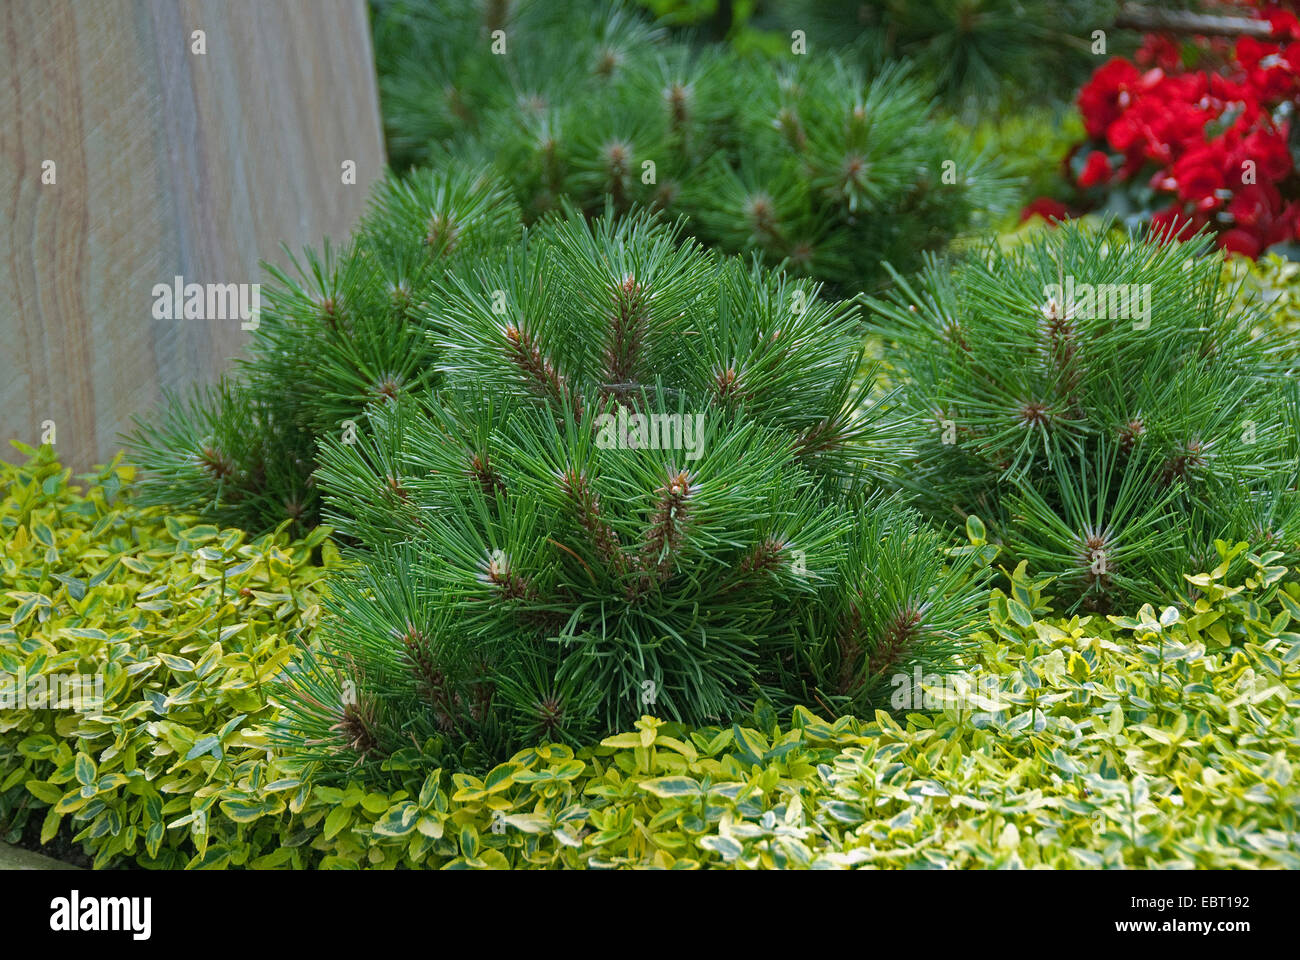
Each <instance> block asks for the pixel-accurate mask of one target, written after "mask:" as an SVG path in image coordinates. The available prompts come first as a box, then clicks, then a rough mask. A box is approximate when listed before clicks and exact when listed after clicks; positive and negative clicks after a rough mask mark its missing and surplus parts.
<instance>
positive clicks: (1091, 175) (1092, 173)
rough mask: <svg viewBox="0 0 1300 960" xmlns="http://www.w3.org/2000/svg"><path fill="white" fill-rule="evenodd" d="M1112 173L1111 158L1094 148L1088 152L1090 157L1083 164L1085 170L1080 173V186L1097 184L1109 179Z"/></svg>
mask: <svg viewBox="0 0 1300 960" xmlns="http://www.w3.org/2000/svg"><path fill="white" fill-rule="evenodd" d="M1110 174H1111V169H1110V158H1109V157H1107V156H1106V154H1104V153H1102V152H1101V151H1100V150H1094V151H1092V153H1090V154H1088V159H1087V161H1086V162H1085V163H1084V165H1083V172H1082V173H1081V174H1079V186H1081V187H1092V186H1096V185H1097V184H1099V183H1102V182H1104V181H1105V180H1107V179H1108V178H1109V177H1110Z"/></svg>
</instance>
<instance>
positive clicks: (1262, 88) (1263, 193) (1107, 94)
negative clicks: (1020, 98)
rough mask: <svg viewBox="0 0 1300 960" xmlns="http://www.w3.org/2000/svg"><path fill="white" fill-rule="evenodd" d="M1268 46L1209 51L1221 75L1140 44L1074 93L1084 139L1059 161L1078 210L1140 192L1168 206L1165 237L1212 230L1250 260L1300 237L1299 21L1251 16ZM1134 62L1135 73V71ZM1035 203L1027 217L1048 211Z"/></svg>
mask: <svg viewBox="0 0 1300 960" xmlns="http://www.w3.org/2000/svg"><path fill="white" fill-rule="evenodd" d="M1257 16H1259V17H1260V18H1261V19H1267V20H1268V21H1269V23H1270V25H1271V27H1272V36H1271V38H1270V40H1268V41H1261V40H1258V39H1256V38H1254V37H1243V38H1241V39H1239V40H1238V41H1237V42H1236V43H1235V44H1234V45H1231V46H1229V45H1228V44H1227V43H1226V42H1223V41H1216V42H1214V43H1210V42H1208V41H1207V42H1205V43H1204V44H1203V45H1204V46H1205V47H1206V48H1207V49H1208V50H1209V51H1210V53H1211V55H1212V54H1213V52H1214V51H1215V50H1216V49H1217V50H1219V51H1222V52H1223V53H1225V54H1227V56H1226V57H1225V60H1224V63H1223V66H1222V68H1221V69H1219V70H1196V71H1184V70H1183V69H1182V57H1181V54H1180V51H1179V48H1178V46H1177V44H1176V43H1174V41H1172V40H1171V39H1170V38H1168V37H1161V36H1150V37H1147V38H1146V41H1145V42H1144V43H1143V45H1142V48H1141V49H1140V50H1139V51H1138V54H1137V56H1136V58H1135V59H1136V60H1137V63H1131V62H1129V61H1128V60H1124V59H1121V58H1115V59H1112V60H1110V61H1109V62H1107V63H1106V64H1104V65H1103V66H1101V67H1099V68H1098V69H1097V71H1096V72H1095V73H1094V74H1093V76H1092V79H1091V80H1090V81H1089V82H1088V83H1087V84H1086V85H1085V86H1084V87H1083V89H1082V90H1080V91H1079V96H1078V106H1079V111H1080V113H1081V114H1082V115H1083V121H1084V127H1085V129H1086V130H1087V134H1088V140H1087V141H1086V142H1085V143H1082V144H1080V145H1079V146H1078V147H1076V148H1075V149H1074V150H1073V151H1071V154H1070V156H1068V157H1067V158H1066V169H1067V171H1068V172H1069V175H1070V176H1071V178H1072V179H1073V182H1074V184H1075V185H1076V186H1077V187H1078V188H1080V191H1081V194H1082V196H1083V198H1084V199H1085V201H1086V200H1087V199H1089V198H1091V199H1092V200H1093V202H1094V203H1095V202H1097V198H1098V197H1101V196H1103V195H1104V193H1105V192H1106V191H1110V190H1116V189H1129V188H1134V187H1137V188H1140V187H1141V186H1142V185H1146V186H1147V187H1149V188H1150V190H1151V191H1153V192H1154V194H1155V195H1156V196H1157V197H1160V196H1162V195H1167V199H1168V201H1169V203H1168V206H1165V207H1164V208H1163V209H1160V210H1158V211H1156V212H1153V214H1152V222H1153V224H1155V225H1156V226H1157V227H1158V228H1160V229H1161V230H1163V231H1166V232H1168V233H1169V234H1170V235H1172V234H1173V233H1174V232H1175V231H1177V233H1178V234H1179V235H1183V234H1184V233H1193V232H1195V231H1196V230H1198V229H1200V228H1201V227H1203V226H1206V225H1208V226H1209V227H1210V228H1211V229H1212V230H1214V231H1215V233H1216V235H1217V238H1218V242H1219V245H1220V246H1221V247H1223V248H1224V249H1226V250H1232V251H1236V252H1239V253H1244V254H1247V255H1249V256H1255V255H1257V254H1259V253H1260V252H1261V251H1262V250H1263V249H1264V248H1265V247H1268V246H1269V245H1270V244H1274V243H1278V242H1282V241H1286V240H1291V239H1294V238H1296V237H1297V232H1298V231H1300V190H1297V186H1298V185H1300V178H1296V177H1295V176H1294V174H1295V168H1294V164H1293V161H1292V157H1291V151H1290V148H1289V146H1288V143H1287V137H1288V131H1289V124H1290V122H1291V121H1290V119H1289V117H1290V113H1291V111H1292V110H1293V109H1294V108H1295V107H1297V106H1300V20H1297V18H1296V16H1295V14H1294V13H1292V12H1291V11H1289V10H1283V9H1280V8H1278V7H1277V6H1276V5H1270V6H1269V7H1268V9H1267V10H1262V11H1258V12H1257ZM1139 64H1140V65H1141V66H1139ZM1043 209H1044V208H1043V205H1042V202H1041V201H1036V202H1035V204H1031V205H1030V207H1029V208H1026V211H1025V215H1026V216H1028V215H1030V214H1032V213H1035V212H1041V210H1043Z"/></svg>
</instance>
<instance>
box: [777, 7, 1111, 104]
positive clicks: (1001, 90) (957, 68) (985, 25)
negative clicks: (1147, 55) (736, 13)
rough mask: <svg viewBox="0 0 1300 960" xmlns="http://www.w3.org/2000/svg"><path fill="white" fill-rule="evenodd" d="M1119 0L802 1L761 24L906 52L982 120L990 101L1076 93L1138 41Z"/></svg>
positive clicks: (872, 49) (895, 55)
mask: <svg viewBox="0 0 1300 960" xmlns="http://www.w3.org/2000/svg"><path fill="white" fill-rule="evenodd" d="M1118 9H1119V4H1118V3H1117V2H1115V0H929V2H927V3H916V2H914V0H793V2H789V0H786V2H782V3H780V4H774V5H773V6H772V10H771V13H770V14H769V15H768V16H765V17H762V18H760V22H761V25H763V26H768V27H775V26H777V25H778V24H779V25H780V28H781V29H782V30H783V31H787V32H788V31H789V30H793V29H800V30H803V31H804V32H805V33H806V34H807V36H808V40H809V43H810V44H811V45H816V46H817V47H820V48H824V47H840V46H843V45H849V46H850V47H851V48H853V49H854V50H855V51H856V52H857V53H858V54H859V55H860V56H861V57H862V58H863V59H864V60H865V61H866V62H868V63H871V62H880V61H882V60H886V59H899V60H901V59H905V60H908V61H911V62H913V63H914V64H916V66H917V68H918V70H920V71H921V72H922V74H923V75H924V76H925V77H926V78H927V79H928V80H929V81H930V82H931V83H932V84H933V85H934V88H935V89H936V91H937V92H938V93H939V94H940V96H941V97H942V98H943V101H944V102H945V104H947V105H948V106H949V107H950V108H952V109H954V110H955V111H957V112H959V113H961V114H962V115H963V116H967V117H969V118H971V119H974V118H976V117H979V116H984V115H986V114H987V112H988V109H989V105H990V103H999V102H1001V103H1003V104H1004V106H1006V107H1007V108H1009V109H1022V108H1023V107H1024V106H1026V105H1027V104H1030V103H1034V102H1038V103H1042V102H1045V101H1051V100H1069V99H1071V98H1072V97H1073V95H1074V92H1075V91H1076V90H1077V89H1078V87H1079V86H1080V85H1081V84H1082V83H1083V82H1084V81H1085V80H1087V78H1088V76H1089V74H1090V73H1091V72H1092V70H1093V69H1095V68H1096V66H1097V65H1098V64H1099V63H1101V62H1104V56H1098V55H1096V54H1094V53H1093V44H1094V37H1093V31H1095V30H1102V31H1104V32H1105V34H1106V41H1107V47H1106V50H1105V54H1106V55H1109V56H1116V55H1119V54H1121V53H1124V52H1126V51H1129V50H1131V49H1132V46H1133V45H1134V42H1135V40H1134V36H1133V35H1132V34H1130V33H1129V32H1127V31H1122V30H1116V29H1115V28H1114V23H1115V16H1116V14H1117V12H1118Z"/></svg>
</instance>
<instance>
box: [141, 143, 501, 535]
mask: <svg viewBox="0 0 1300 960" xmlns="http://www.w3.org/2000/svg"><path fill="white" fill-rule="evenodd" d="M518 230H519V214H518V210H517V209H516V207H515V205H514V202H513V201H512V200H511V199H510V198H509V197H508V195H507V192H506V190H505V188H504V187H503V185H502V184H500V183H499V182H497V181H496V180H494V179H493V178H491V177H489V176H485V175H482V174H479V173H475V172H472V171H466V170H463V169H460V168H454V169H452V168H449V169H443V170H426V171H420V172H418V173H413V174H412V175H411V176H410V177H408V178H406V179H405V180H401V181H398V180H395V179H394V180H388V181H385V182H384V183H382V184H381V185H380V186H379V187H378V188H377V189H376V191H375V193H374V195H373V197H372V205H371V211H370V213H369V215H368V216H367V217H366V219H365V221H364V222H363V223H362V225H361V226H360V228H359V230H358V231H357V233H356V235H355V236H354V237H353V238H352V239H351V241H350V242H349V243H348V244H347V245H346V246H345V247H344V248H342V249H335V248H332V247H331V246H329V245H328V244H327V245H325V246H324V247H323V249H322V250H320V251H319V252H318V251H313V250H307V251H305V253H304V255H303V257H302V259H301V260H300V259H299V258H297V257H295V256H293V255H292V254H290V255H289V256H290V260H291V262H292V264H293V269H292V270H290V271H285V270H282V269H280V268H278V267H274V266H269V265H268V266H267V270H268V272H269V273H270V275H271V278H272V279H271V283H269V284H267V285H266V289H265V290H264V293H265V298H264V305H263V308H262V311H261V315H260V316H259V318H258V326H257V327H256V329H255V330H254V331H253V333H252V341H251V343H250V345H249V351H248V355H247V356H246V357H244V358H241V359H240V361H239V366H238V369H237V371H236V373H235V374H234V375H232V376H231V377H229V378H227V379H226V380H225V381H223V382H222V383H220V384H218V385H216V386H215V387H211V388H203V389H199V390H196V391H194V392H193V394H192V395H190V396H185V397H170V398H169V399H168V402H167V404H166V406H165V408H164V410H163V412H162V413H161V414H160V415H159V416H157V417H156V418H147V419H143V420H137V422H136V426H135V430H134V432H133V433H132V434H131V435H129V436H128V437H127V438H126V442H127V446H128V448H129V449H130V450H131V452H132V456H133V459H134V460H135V462H136V463H137V464H139V465H140V466H141V467H142V468H143V477H142V480H141V483H140V495H141V496H142V497H143V498H144V502H147V503H153V504H165V505H173V506H177V505H183V506H184V508H185V509H187V510H194V511H197V512H198V513H200V515H202V516H203V517H205V518H206V519H211V520H214V521H216V522H218V523H221V524H230V525H239V526H241V527H244V528H246V529H252V530H267V529H273V528H275V527H277V526H278V525H279V524H280V523H282V522H283V521H285V520H291V521H293V522H294V524H295V527H296V529H297V530H298V531H299V532H301V531H302V530H304V529H306V528H309V527H311V526H314V525H315V524H316V523H317V522H319V518H320V498H319V494H318V491H317V489H316V486H315V480H314V479H313V476H312V474H313V472H314V470H315V468H316V450H317V445H318V443H319V441H320V438H321V437H322V436H325V435H339V436H348V437H351V436H353V435H354V434H355V433H356V432H357V430H359V429H360V428H361V427H362V425H363V424H364V422H365V416H366V411H367V410H368V409H369V408H370V407H372V406H375V405H383V404H385V403H388V402H391V401H394V400H397V399H399V398H401V397H405V396H408V395H412V394H415V393H419V392H422V391H424V390H426V389H428V388H430V387H432V386H434V385H436V382H437V378H436V369H435V367H434V365H433V362H432V358H433V348H432V346H431V345H430V343H429V341H428V339H427V337H426V336H425V333H426V331H425V329H424V327H423V325H422V318H423V316H424V314H425V312H426V311H427V309H428V304H427V303H426V297H427V294H428V290H429V289H430V286H431V284H432V283H433V281H434V279H435V278H436V277H438V276H440V275H441V274H442V273H443V272H445V271H446V270H447V269H448V267H449V265H451V264H455V263H461V262H474V261H475V259H476V258H477V257H479V256H481V255H482V254H483V252H484V251H486V250H489V249H494V248H495V247H496V246H498V245H499V244H500V243H502V242H505V241H508V240H512V239H513V238H514V236H515V235H516V234H517V232H518Z"/></svg>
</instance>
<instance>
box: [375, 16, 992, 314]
mask: <svg viewBox="0 0 1300 960" xmlns="http://www.w3.org/2000/svg"><path fill="white" fill-rule="evenodd" d="M450 6H451V5H450V4H445V3H441V2H434V3H431V4H428V5H421V6H418V7H413V6H410V5H408V4H405V3H391V4H387V5H384V6H382V7H381V8H380V12H379V13H377V17H378V20H379V23H380V24H381V27H380V28H379V29H378V30H377V39H376V44H377V58H378V62H379V68H380V74H381V85H382V90H383V91H384V108H385V116H386V118H387V122H388V136H389V142H390V149H391V153H392V156H393V159H394V162H395V164H397V165H398V166H400V165H402V164H403V163H408V162H437V163H444V162H465V163H469V164H470V165H472V166H485V165H495V167H496V169H497V170H498V171H499V172H500V174H501V175H502V176H503V177H505V178H506V179H507V180H508V181H509V182H510V184H511V187H512V189H513V191H514V193H515V196H516V198H517V199H518V201H519V204H520V206H521V208H522V209H523V211H524V214H525V217H526V218H527V219H529V220H533V219H536V218H538V217H541V216H544V215H546V214H547V213H550V212H553V211H555V210H557V209H559V208H560V206H561V205H562V204H563V203H564V202H565V201H566V200H567V201H568V202H571V203H573V204H574V205H576V206H578V207H580V208H581V209H583V210H584V211H585V212H586V213H587V214H588V215H592V216H596V215H599V214H600V213H601V212H602V211H603V210H604V208H605V204H606V203H607V202H612V203H613V205H614V208H615V210H616V211H618V212H620V213H624V212H627V211H629V210H631V209H632V208H634V207H638V206H639V207H651V208H654V209H659V210H662V211H665V212H666V213H668V214H669V215H672V216H678V215H684V216H687V217H689V218H690V220H691V229H692V232H693V233H694V234H695V235H696V236H698V237H699V238H700V239H702V240H704V241H705V242H707V243H709V244H711V245H714V246H717V247H719V248H720V249H722V250H725V251H728V252H742V253H757V254H760V255H761V256H762V257H763V258H764V260H765V261H766V262H768V263H769V264H773V265H775V264H779V263H782V262H784V263H786V264H787V265H788V267H789V269H790V270H791V271H793V272H795V273H797V274H799V275H803V276H808V277H812V278H815V279H819V280H822V281H824V282H826V283H828V284H831V285H833V286H834V287H835V288H836V289H838V290H843V291H856V290H860V289H871V288H874V287H875V286H877V285H878V284H879V283H880V282H881V281H882V280H883V279H884V276H883V274H882V272H881V270H880V266H879V265H880V262H881V261H882V260H886V259H887V260H889V261H891V262H893V263H894V264H895V265H897V266H899V267H900V268H901V269H912V268H914V267H917V266H919V265H920V259H919V255H920V253H921V251H924V250H930V249H938V248H940V247H942V246H943V245H944V244H946V243H947V242H948V241H949V240H950V239H952V238H953V237H954V236H956V235H958V234H960V233H962V232H964V231H966V230H969V229H970V228H971V227H972V226H973V225H975V224H976V223H978V222H980V221H981V220H982V219H983V218H984V217H985V216H986V215H990V214H994V215H995V214H996V213H997V212H998V211H999V210H1000V209H1002V208H1003V207H1005V206H1006V205H1007V204H1008V202H1009V200H1010V192H1011V186H1012V184H1011V182H1010V181H1009V180H1008V179H1007V178H1006V177H1005V176H1004V175H1002V174H1001V173H1000V172H999V170H998V168H997V166H996V165H995V164H994V163H993V162H992V161H991V160H990V158H989V157H988V156H987V155H983V154H980V153H978V152H976V151H974V150H973V149H971V147H970V146H969V138H968V137H966V136H965V135H963V134H962V133H961V132H960V131H959V129H958V128H957V127H956V126H955V125H954V124H953V123H952V122H950V121H948V120H945V119H943V118H942V117H940V116H939V115H938V114H936V113H935V111H934V110H933V109H932V105H931V102H930V100H931V96H930V92H929V91H930V87H929V86H928V84H927V83H925V82H923V81H921V80H920V79H918V77H917V76H915V75H914V71H912V70H910V69H908V68H906V67H905V66H902V65H899V64H888V63H885V64H881V65H878V66H876V67H873V68H872V70H871V71H870V72H866V71H864V70H863V69H862V68H861V67H859V66H853V65H850V63H849V62H847V61H844V60H842V59H841V58H840V57H838V56H837V55H836V54H835V53H834V52H833V51H830V50H828V49H825V50H818V51H816V52H814V53H799V54H796V53H793V52H789V53H787V54H785V55H783V56H781V57H779V58H764V57H756V56H754V57H744V56H740V55H738V54H736V53H734V52H732V51H730V50H728V49H726V48H716V47H706V48H696V47H693V46H690V45H689V44H687V43H682V42H670V41H667V40H666V39H664V35H663V32H662V31H659V30H656V29H655V28H653V27H651V26H650V25H649V24H648V23H647V22H646V21H645V20H643V19H642V18H641V17H640V16H638V15H637V14H636V13H635V12H634V11H633V10H631V9H630V8H625V7H624V6H623V5H621V4H619V3H612V4H604V5H595V6H588V5H576V6H574V5H569V4H563V3H561V4H557V5H556V6H555V7H547V15H545V16H543V15H542V14H541V13H540V12H539V10H538V8H537V7H536V6H535V5H533V4H529V3H505V2H503V3H497V4H489V5H487V6H486V7H482V8H479V7H474V6H466V5H458V6H457V10H458V12H457V13H455V14H454V15H453V14H452V13H451V12H449V11H447V10H444V9H443V8H444V7H450ZM566 9H567V11H568V12H567V13H565V12H563V11H564V10H566ZM497 31H501V32H500V33H497ZM494 37H495V40H494ZM494 43H495V44H497V47H496V49H497V50H499V51H500V52H498V53H494V52H493V48H494ZM412 51H416V52H414V53H413V52H412ZM415 61H422V63H423V66H419V67H417V65H416V62H415ZM429 64H436V65H437V67H436V69H430V68H429V66H428V65H429Z"/></svg>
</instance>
